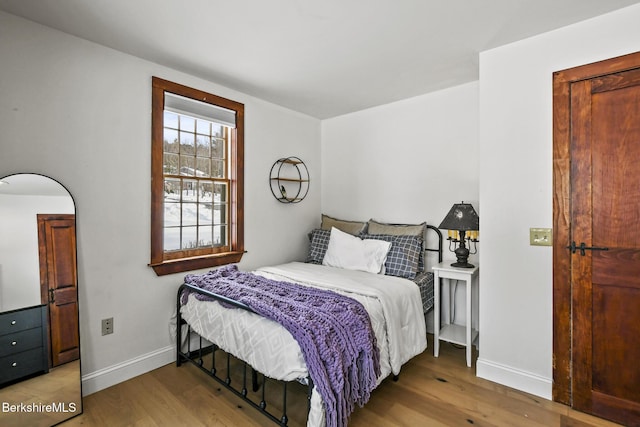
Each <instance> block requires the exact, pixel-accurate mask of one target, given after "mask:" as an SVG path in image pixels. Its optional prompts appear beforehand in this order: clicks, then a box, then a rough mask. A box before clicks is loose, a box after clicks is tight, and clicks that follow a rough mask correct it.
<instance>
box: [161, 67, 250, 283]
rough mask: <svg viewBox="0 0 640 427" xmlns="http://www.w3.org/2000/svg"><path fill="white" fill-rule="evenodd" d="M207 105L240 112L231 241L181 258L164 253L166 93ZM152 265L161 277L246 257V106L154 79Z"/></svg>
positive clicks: (235, 136) (233, 152)
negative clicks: (223, 248)
mask: <svg viewBox="0 0 640 427" xmlns="http://www.w3.org/2000/svg"><path fill="white" fill-rule="evenodd" d="M165 92H171V93H174V94H177V95H181V96H185V97H188V98H192V99H195V100H198V101H202V102H207V103H210V104H213V105H217V106H220V107H224V108H227V109H229V110H234V111H235V112H236V128H235V130H234V131H233V132H231V134H232V135H231V150H230V153H229V155H230V156H231V159H230V164H231V168H230V169H231V170H230V171H229V177H228V178H229V181H230V186H229V196H230V200H229V206H230V209H229V241H230V249H229V250H228V251H226V252H218V253H209V254H204V255H199V256H190V257H184V258H178V259H171V258H175V257H173V256H166V254H165V252H164V244H163V243H164V242H163V239H164V232H163V227H164V194H163V193H164V190H163V189H164V177H163V138H164V136H163V135H164V131H163V117H164V94H165ZM151 114H152V119H151V262H150V264H149V265H150V266H151V267H152V268H153V270H154V271H155V272H156V274H157V275H158V276H163V275H167V274H173V273H180V272H185V271H191V270H197V269H202V268H210V267H216V266H220V265H225V264H231V263H236V262H239V261H240V260H241V259H242V255H243V254H244V252H245V251H244V104H241V103H239V102H236V101H232V100H229V99H226V98H222V97H219V96H216V95H213V94H210V93H207V92H203V91H200V90H197V89H193V88H190V87H187V86H183V85H180V84H177V83H173V82H170V81H167V80H163V79H160V78H158V77H153V79H152V109H151Z"/></svg>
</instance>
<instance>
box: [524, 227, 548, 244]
mask: <svg viewBox="0 0 640 427" xmlns="http://www.w3.org/2000/svg"><path fill="white" fill-rule="evenodd" d="M529 244H530V245H531V246H552V245H553V233H552V230H551V228H530V229H529Z"/></svg>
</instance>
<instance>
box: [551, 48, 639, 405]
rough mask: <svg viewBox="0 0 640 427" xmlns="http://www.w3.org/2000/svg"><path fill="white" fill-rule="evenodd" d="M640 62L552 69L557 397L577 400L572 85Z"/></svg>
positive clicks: (628, 58) (625, 59)
mask: <svg viewBox="0 0 640 427" xmlns="http://www.w3.org/2000/svg"><path fill="white" fill-rule="evenodd" d="M638 67H640V52H637V53H632V54H628V55H623V56H619V57H616V58H612V59H607V60H603V61H599V62H595V63H592V64H587V65H582V66H579V67H575V68H570V69H566V70H562V71H557V72H555V73H553V242H554V243H553V391H552V393H553V400H554V401H556V402H560V403H564V404H566V405H570V406H571V405H572V403H573V402H572V371H571V370H572V360H571V336H572V330H571V325H572V319H571V312H572V311H571V309H572V298H571V252H570V251H569V250H568V249H567V248H566V247H567V245H569V237H570V235H571V216H570V212H571V211H570V209H571V185H570V179H571V151H570V148H571V127H570V123H571V85H572V84H573V83H575V82H578V81H581V80H587V79H591V78H595V77H600V76H604V75H608V74H613V73H618V72H622V71H627V70H631V69H635V68H638Z"/></svg>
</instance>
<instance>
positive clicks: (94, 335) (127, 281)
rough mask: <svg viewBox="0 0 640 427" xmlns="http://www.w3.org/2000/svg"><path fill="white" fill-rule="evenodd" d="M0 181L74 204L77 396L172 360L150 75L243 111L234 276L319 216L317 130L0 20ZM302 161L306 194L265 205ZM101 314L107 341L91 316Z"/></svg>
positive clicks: (287, 246) (295, 243)
mask: <svg viewBox="0 0 640 427" xmlns="http://www.w3.org/2000/svg"><path fill="white" fill-rule="evenodd" d="M0 58H2V66H1V67H0V94H1V96H0V129H2V138H1V139H0V144H1V147H0V153H1V155H0V176H4V175H8V174H11V173H18V172H33V173H40V174H43V175H48V176H51V177H52V178H54V179H56V180H58V181H59V182H60V183H62V184H63V185H64V186H65V187H66V188H68V189H69V191H70V192H71V194H72V195H73V197H74V199H75V201H76V207H77V234H78V236H77V239H78V281H79V294H80V323H81V326H80V338H81V349H82V350H81V351H82V372H83V380H84V386H85V387H84V390H83V391H84V393H85V394H88V393H91V392H93V391H95V390H97V389H100V388H103V387H106V386H109V385H111V384H113V383H115V382H117V381H120V380H123V379H127V378H129V377H131V376H134V375H137V374H139V373H142V372H144V371H146V370H149V369H153V368H155V367H157V366H160V365H162V364H165V363H169V362H170V361H171V360H172V359H174V352H173V350H172V339H171V337H170V334H169V323H170V319H171V316H172V314H173V312H174V310H175V309H174V300H175V291H176V289H177V287H178V286H179V284H180V283H181V280H182V277H183V275H181V274H176V275H170V276H165V277H157V276H156V275H155V273H154V272H153V270H152V269H151V268H149V267H148V266H147V264H148V263H149V256H150V238H149V229H150V175H151V172H150V164H151V156H150V147H151V134H150V133H151V132H150V131H151V77H152V76H158V77H161V78H164V79H167V80H172V81H175V82H177V83H181V84H184V85H187V86H193V87H197V88H198V89H201V90H205V91H209V92H213V93H215V94H217V95H220V96H223V97H227V98H231V99H234V100H236V101H239V102H242V103H244V104H245V122H246V127H245V135H246V137H245V152H246V154H245V248H246V250H247V253H246V254H245V256H244V258H243V260H242V262H241V264H240V267H241V268H243V269H251V268H254V267H258V266H260V265H264V264H272V263H277V262H283V261H288V260H292V259H304V257H305V253H304V252H305V251H306V249H307V240H306V233H307V232H308V231H309V230H310V229H311V228H312V227H313V226H316V225H317V223H318V219H319V218H318V213H319V212H320V185H319V184H320V179H319V178H320V122H319V121H318V120H317V119H314V118H311V117H308V116H305V115H302V114H299V113H296V112H293V111H290V110H287V109H284V108H281V107H279V106H275V105H273V104H270V103H267V102H264V101H261V100H258V99H255V98H252V97H250V96H247V95H245V94H242V93H239V92H236V91H233V90H230V89H228V88H225V87H222V86H219V85H217V84H215V83H212V82H208V81H205V80H202V79H199V78H197V77H194V76H190V75H186V74H183V73H180V72H178V71H175V70H172V69H169V68H166V67H163V66H159V65H157V64H154V63H150V62H147V61H144V60H141V59H139V58H136V57H133V56H129V55H125V54H122V53H119V52H116V51H114V50H111V49H108V48H104V47H102V46H99V45H96V44H93V43H91V42H88V41H85V40H81V39H78V38H76V37H72V36H69V35H66V34H63V33H61V32H58V31H54V30H52V29H49V28H46V27H43V26H40V25H37V24H34V23H31V22H28V21H25V20H23V19H20V18H17V17H15V16H12V15H9V14H6V13H0ZM292 155H295V156H299V157H301V158H302V159H303V160H305V161H307V165H308V168H309V171H310V175H311V189H310V191H309V195H308V197H307V199H305V200H304V201H303V202H302V203H298V204H295V205H285V204H282V203H279V202H277V201H276V200H275V199H274V197H273V196H272V195H271V191H270V190H269V181H268V176H269V170H270V168H271V165H272V163H273V162H274V161H275V160H276V159H278V158H281V157H286V156H292ZM107 317H113V318H114V330H115V332H114V333H113V334H112V335H108V336H104V337H103V336H102V335H101V332H100V324H101V322H100V321H101V319H103V318H107Z"/></svg>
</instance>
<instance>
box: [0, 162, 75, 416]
mask: <svg viewBox="0 0 640 427" xmlns="http://www.w3.org/2000/svg"><path fill="white" fill-rule="evenodd" d="M75 226H76V223H75V204H74V201H73V198H72V197H71V195H70V194H69V192H68V191H67V190H66V189H65V187H64V186H62V185H61V184H60V183H58V182H57V181H55V180H53V179H51V178H48V177H45V176H42V175H38V174H15V175H9V176H6V177H4V178H0V402H2V415H1V419H2V425H3V426H13V425H15V426H24V425H28V426H51V425H54V424H58V423H60V422H62V421H64V420H66V419H68V418H71V417H73V416H75V415H78V414H80V413H81V412H82V388H81V377H80V337H79V328H78V288H77V268H76V234H75Z"/></svg>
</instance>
